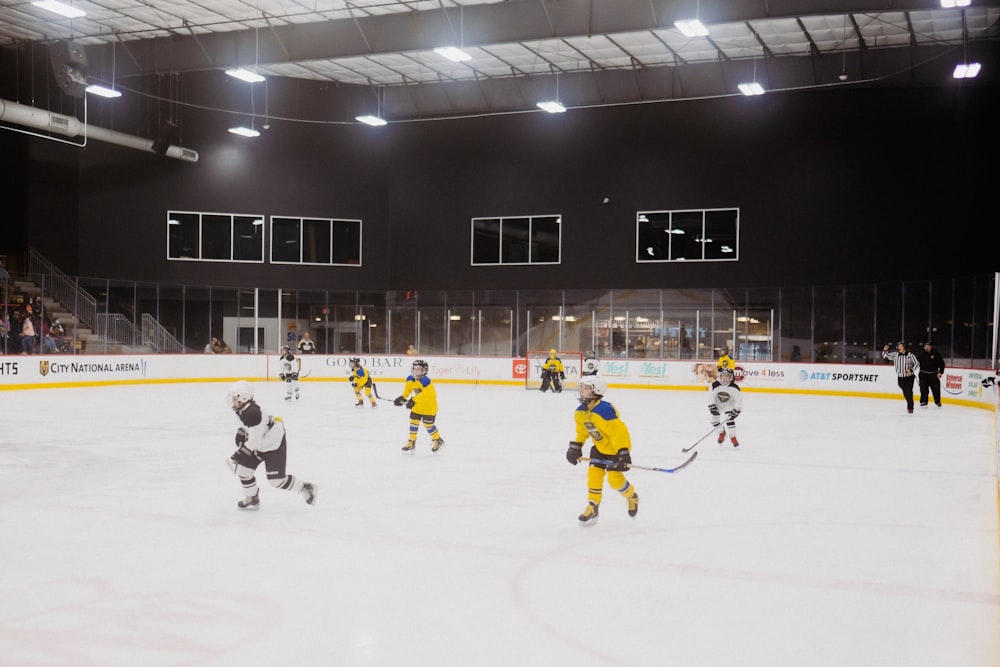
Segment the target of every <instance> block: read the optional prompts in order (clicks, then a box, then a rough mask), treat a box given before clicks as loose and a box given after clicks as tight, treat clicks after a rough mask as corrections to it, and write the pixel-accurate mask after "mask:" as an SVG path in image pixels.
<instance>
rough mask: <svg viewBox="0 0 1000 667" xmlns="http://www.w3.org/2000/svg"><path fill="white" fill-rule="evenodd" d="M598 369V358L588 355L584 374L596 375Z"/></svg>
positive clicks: (584, 364)
mask: <svg viewBox="0 0 1000 667" xmlns="http://www.w3.org/2000/svg"><path fill="white" fill-rule="evenodd" d="M597 371H598V364H597V359H593V358H591V357H588V358H587V359H585V360H584V361H583V374H584V375H596V374H597Z"/></svg>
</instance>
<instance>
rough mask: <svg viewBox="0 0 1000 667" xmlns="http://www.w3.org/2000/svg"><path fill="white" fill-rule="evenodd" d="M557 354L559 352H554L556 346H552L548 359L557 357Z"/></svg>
mask: <svg viewBox="0 0 1000 667" xmlns="http://www.w3.org/2000/svg"><path fill="white" fill-rule="evenodd" d="M558 356H559V353H558V352H556V348H552V349H551V350H549V358H550V359H554V358H555V357H558Z"/></svg>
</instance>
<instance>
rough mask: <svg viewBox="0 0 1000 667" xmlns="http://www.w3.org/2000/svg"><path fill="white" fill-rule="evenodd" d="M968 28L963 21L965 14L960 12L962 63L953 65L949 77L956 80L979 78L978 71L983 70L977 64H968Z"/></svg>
mask: <svg viewBox="0 0 1000 667" xmlns="http://www.w3.org/2000/svg"><path fill="white" fill-rule="evenodd" d="M968 48H969V26H968V24H967V23H966V21H965V12H962V62H961V63H959V64H958V65H955V70H954V71H953V72H952V73H951V75H952V76H953V77H954V78H956V79H974V78H976V77H977V76H979V70H981V69H982V68H983V66H982V65H980V64H979V63H970V62H969V53H968Z"/></svg>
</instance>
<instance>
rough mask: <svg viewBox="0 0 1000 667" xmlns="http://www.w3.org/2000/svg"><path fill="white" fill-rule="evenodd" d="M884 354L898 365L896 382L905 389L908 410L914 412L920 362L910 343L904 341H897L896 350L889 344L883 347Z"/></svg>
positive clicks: (904, 396) (904, 395) (904, 394)
mask: <svg viewBox="0 0 1000 667" xmlns="http://www.w3.org/2000/svg"><path fill="white" fill-rule="evenodd" d="M882 356H883V357H884V358H885V359H888V360H889V361H891V362H892V363H893V365H894V366H895V367H896V384H898V385H899V388H900V389H901V390H902V391H903V398H905V399H906V411H907V412H909V413H910V414H911V415H912V414H913V381H914V380H916V379H917V373H919V372H920V363H919V362H918V361H917V358H916V356H914V354H913V353H912V352H910V348H909V345H907V344H906V343H904V342H903V341H899V342H898V343H896V351H895V352H890V351H889V346H888V345H886V346H885V347H883V348H882Z"/></svg>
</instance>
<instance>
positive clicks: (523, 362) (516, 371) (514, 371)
mask: <svg viewBox="0 0 1000 667" xmlns="http://www.w3.org/2000/svg"><path fill="white" fill-rule="evenodd" d="M510 362H511V363H510V372H511V377H513V378H514V379H515V380H525V379H527V377H528V360H527V359H511V360H510Z"/></svg>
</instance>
